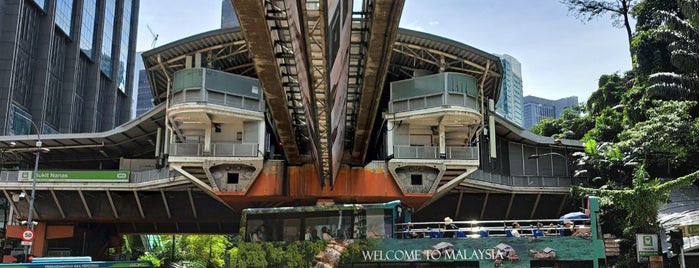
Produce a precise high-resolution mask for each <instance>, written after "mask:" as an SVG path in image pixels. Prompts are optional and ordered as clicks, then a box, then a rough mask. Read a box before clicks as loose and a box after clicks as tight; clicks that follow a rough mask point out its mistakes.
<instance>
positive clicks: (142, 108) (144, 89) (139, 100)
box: [133, 52, 153, 117]
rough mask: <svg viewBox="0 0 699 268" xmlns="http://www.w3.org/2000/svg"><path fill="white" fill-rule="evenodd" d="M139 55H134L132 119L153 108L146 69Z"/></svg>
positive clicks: (139, 53)
mask: <svg viewBox="0 0 699 268" xmlns="http://www.w3.org/2000/svg"><path fill="white" fill-rule="evenodd" d="M141 53H143V52H138V53H137V54H136V64H135V65H134V66H135V68H134V83H133V84H134V85H133V88H134V91H133V92H134V94H133V96H134V98H133V99H134V104H135V107H136V108H135V109H134V110H133V117H138V116H141V115H142V114H144V113H145V112H148V111H149V110H150V109H152V108H153V93H152V92H151V89H150V83H149V82H148V74H147V73H146V67H145V66H144V65H143V58H141Z"/></svg>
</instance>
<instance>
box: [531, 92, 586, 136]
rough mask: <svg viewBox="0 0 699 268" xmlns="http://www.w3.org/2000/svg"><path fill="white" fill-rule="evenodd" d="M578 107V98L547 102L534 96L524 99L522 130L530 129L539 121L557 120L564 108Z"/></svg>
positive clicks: (547, 100)
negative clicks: (546, 119)
mask: <svg viewBox="0 0 699 268" xmlns="http://www.w3.org/2000/svg"><path fill="white" fill-rule="evenodd" d="M575 105H578V97H575V96H572V97H567V98H562V99H558V100H549V99H544V98H539V97H535V96H526V97H524V128H525V129H530V128H531V127H533V126H534V125H536V124H537V123H539V121H541V119H544V118H547V117H550V118H558V117H559V116H561V112H563V110H564V109H565V108H570V107H573V106H575Z"/></svg>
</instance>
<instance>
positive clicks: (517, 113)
mask: <svg viewBox="0 0 699 268" xmlns="http://www.w3.org/2000/svg"><path fill="white" fill-rule="evenodd" d="M499 57H500V61H501V62H502V87H501V89H500V96H499V97H498V102H497V105H496V109H495V112H496V113H497V114H499V115H501V116H502V117H503V118H505V119H507V120H509V121H510V122H512V123H514V124H515V125H517V126H520V127H522V126H523V124H524V121H523V117H522V111H523V105H522V98H523V96H524V95H523V94H522V64H520V63H519V61H517V59H515V58H514V57H512V56H510V55H507V54H503V55H499Z"/></svg>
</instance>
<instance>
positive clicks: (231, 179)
mask: <svg viewBox="0 0 699 268" xmlns="http://www.w3.org/2000/svg"><path fill="white" fill-rule="evenodd" d="M239 178H240V174H238V173H228V180H227V182H228V184H238V181H239Z"/></svg>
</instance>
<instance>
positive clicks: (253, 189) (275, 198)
mask: <svg viewBox="0 0 699 268" xmlns="http://www.w3.org/2000/svg"><path fill="white" fill-rule="evenodd" d="M217 195H218V196H220V197H221V198H222V199H223V200H224V201H225V202H226V203H228V204H230V205H231V206H232V207H234V208H236V209H242V208H244V207H246V206H247V204H250V203H252V202H280V203H285V202H293V203H296V204H314V203H315V202H316V201H317V200H318V199H332V200H334V201H335V202H337V203H372V202H387V201H391V200H401V201H403V202H405V203H407V204H408V205H410V206H412V207H420V206H422V204H424V203H425V202H426V201H427V200H428V199H429V198H430V197H432V194H410V193H408V194H406V193H403V191H401V189H400V188H399V187H398V184H397V183H396V181H395V180H394V179H393V176H391V174H390V173H389V172H388V171H387V170H385V169H382V168H349V167H343V168H342V169H341V170H340V172H339V173H338V176H337V179H336V181H335V187H334V188H333V189H332V190H331V189H329V188H328V187H325V188H323V187H321V185H320V180H319V179H318V172H317V171H316V170H315V167H314V166H313V165H304V166H288V167H286V168H285V170H278V169H277V168H275V169H273V168H269V169H268V168H265V169H263V170H262V172H260V175H259V176H258V177H257V179H256V180H255V181H254V182H253V183H252V184H251V186H250V188H249V189H248V190H247V191H241V192H218V193H217Z"/></svg>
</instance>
